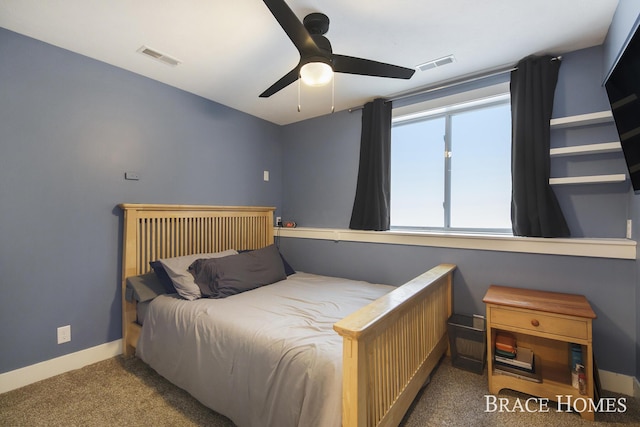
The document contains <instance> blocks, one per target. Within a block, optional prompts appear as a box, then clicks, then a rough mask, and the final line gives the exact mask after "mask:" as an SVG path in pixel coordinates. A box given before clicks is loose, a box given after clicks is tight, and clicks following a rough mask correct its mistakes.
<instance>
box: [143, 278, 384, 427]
mask: <svg viewBox="0 0 640 427" xmlns="http://www.w3.org/2000/svg"><path fill="white" fill-rule="evenodd" d="M392 289H394V287H392V286H388V285H379V284H370V283H366V282H360V281H353V280H345V279H338V278H334V277H327V276H318V275H312V274H307V273H296V274H293V275H291V276H289V277H288V279H286V280H283V281H280V282H277V283H274V284H272V285H268V286H263V287H261V288H258V289H254V290H251V291H248V292H244V293H241V294H238V295H234V296H231V297H228V298H225V299H199V300H196V301H186V300H183V299H180V298H179V297H177V296H176V295H162V296H159V297H157V298H155V299H154V300H153V301H152V302H151V303H150V304H149V307H148V310H147V313H146V315H145V316H146V317H145V319H144V324H143V327H142V332H141V336H140V340H139V342H138V346H137V355H138V356H139V357H140V358H141V359H142V360H143V361H145V362H146V363H147V364H149V365H150V366H151V367H152V368H153V369H155V370H156V371H157V372H158V373H159V374H161V375H162V376H164V377H165V378H167V379H168V380H169V381H171V382H173V383H174V384H176V385H178V386H179V387H181V388H183V389H185V390H187V391H188V392H189V393H191V394H192V395H193V396H194V397H195V398H196V399H198V400H199V401H201V402H202V403H203V404H205V405H206V406H208V407H209V408H211V409H213V410H215V411H216V412H219V413H221V414H223V415H225V416H227V417H229V418H230V419H231V420H232V421H233V422H234V423H235V424H236V425H238V426H239V427H258V426H259V427H264V426H274V427H275V426H278V427H287V426H336V427H338V426H340V425H341V411H342V338H341V337H340V336H339V335H338V334H337V333H336V332H335V331H333V324H334V323H335V322H337V321H338V320H340V319H342V318H344V317H345V316H347V315H348V314H350V313H352V312H354V311H356V310H357V309H359V308H361V307H364V306H365V305H367V304H369V303H370V302H372V301H374V300H375V299H377V298H379V297H380V296H382V295H384V294H386V293H388V292H389V291H391V290H392Z"/></svg>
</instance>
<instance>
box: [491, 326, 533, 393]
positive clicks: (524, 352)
mask: <svg viewBox="0 0 640 427" xmlns="http://www.w3.org/2000/svg"><path fill="white" fill-rule="evenodd" d="M493 360H494V363H493V369H494V372H495V373H497V374H502V375H510V376H513V377H517V378H521V379H524V380H527V381H534V382H542V376H541V375H540V369H538V370H536V363H535V360H536V359H535V355H534V354H533V351H532V350H531V349H530V348H526V347H518V346H517V344H516V339H515V338H514V337H513V336H511V335H508V334H504V333H498V334H497V335H496V343H495V349H494V359H493Z"/></svg>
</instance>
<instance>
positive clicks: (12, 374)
mask: <svg viewBox="0 0 640 427" xmlns="http://www.w3.org/2000/svg"><path fill="white" fill-rule="evenodd" d="M119 354H122V340H116V341H111V342H108V343H105V344H101V345H98V346H96V347H91V348H88V349H86V350H81V351H78V352H75V353H71V354H67V355H64V356H60V357H56V358H55V359H51V360H46V361H44V362H40V363H36V364H35V365H31V366H26V367H24V368H20V369H16V370H14V371H9V372H5V373H4V374H0V393H6V392H7V391H11V390H15V389H17V388H20V387H24V386H26V385H29V384H33V383H35V382H38V381H41V380H44V379H47V378H51V377H53V376H56V375H60V374H63V373H65V372H69V371H73V370H75V369H80V368H82V367H84V366H87V365H91V364H93V363H97V362H101V361H103V360H106V359H109V358H111V357H116V356H118V355H119ZM599 373H600V384H601V386H602V389H603V390H608V391H612V392H614V393H620V394H624V395H627V396H636V397H640V383H639V382H638V379H637V378H635V377H633V376H629V375H623V374H616V373H615V372H609V371H604V370H602V369H601V370H600V371H599Z"/></svg>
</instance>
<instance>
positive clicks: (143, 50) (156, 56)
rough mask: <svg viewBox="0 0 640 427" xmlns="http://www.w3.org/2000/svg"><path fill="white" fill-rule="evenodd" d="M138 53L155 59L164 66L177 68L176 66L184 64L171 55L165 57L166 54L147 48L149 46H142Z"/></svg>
mask: <svg viewBox="0 0 640 427" xmlns="http://www.w3.org/2000/svg"><path fill="white" fill-rule="evenodd" d="M138 52H139V53H141V54H143V55H147V56H149V57H151V58H153V59H155V60H156V61H160V62H162V63H164V64H167V65H171V66H172V67H175V66H176V65H178V64H180V63H181V62H182V61H180V60H178V59H176V58H173V57H171V56H169V55H165V54H164V53H161V52H158V51H157V50H155V49H151V48H150V47H147V46H142V47H141V48H140V49H138Z"/></svg>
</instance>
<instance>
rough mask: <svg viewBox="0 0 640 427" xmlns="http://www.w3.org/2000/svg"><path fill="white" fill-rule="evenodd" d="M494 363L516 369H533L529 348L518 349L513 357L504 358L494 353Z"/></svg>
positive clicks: (531, 353) (531, 354) (498, 353)
mask: <svg viewBox="0 0 640 427" xmlns="http://www.w3.org/2000/svg"><path fill="white" fill-rule="evenodd" d="M495 361H496V362H499V363H502V364H506V365H510V366H514V367H517V368H522V369H533V351H531V349H530V348H526V347H518V349H517V351H516V354H515V357H510V356H507V357H505V356H503V355H502V354H501V353H500V352H498V351H496V354H495Z"/></svg>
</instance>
